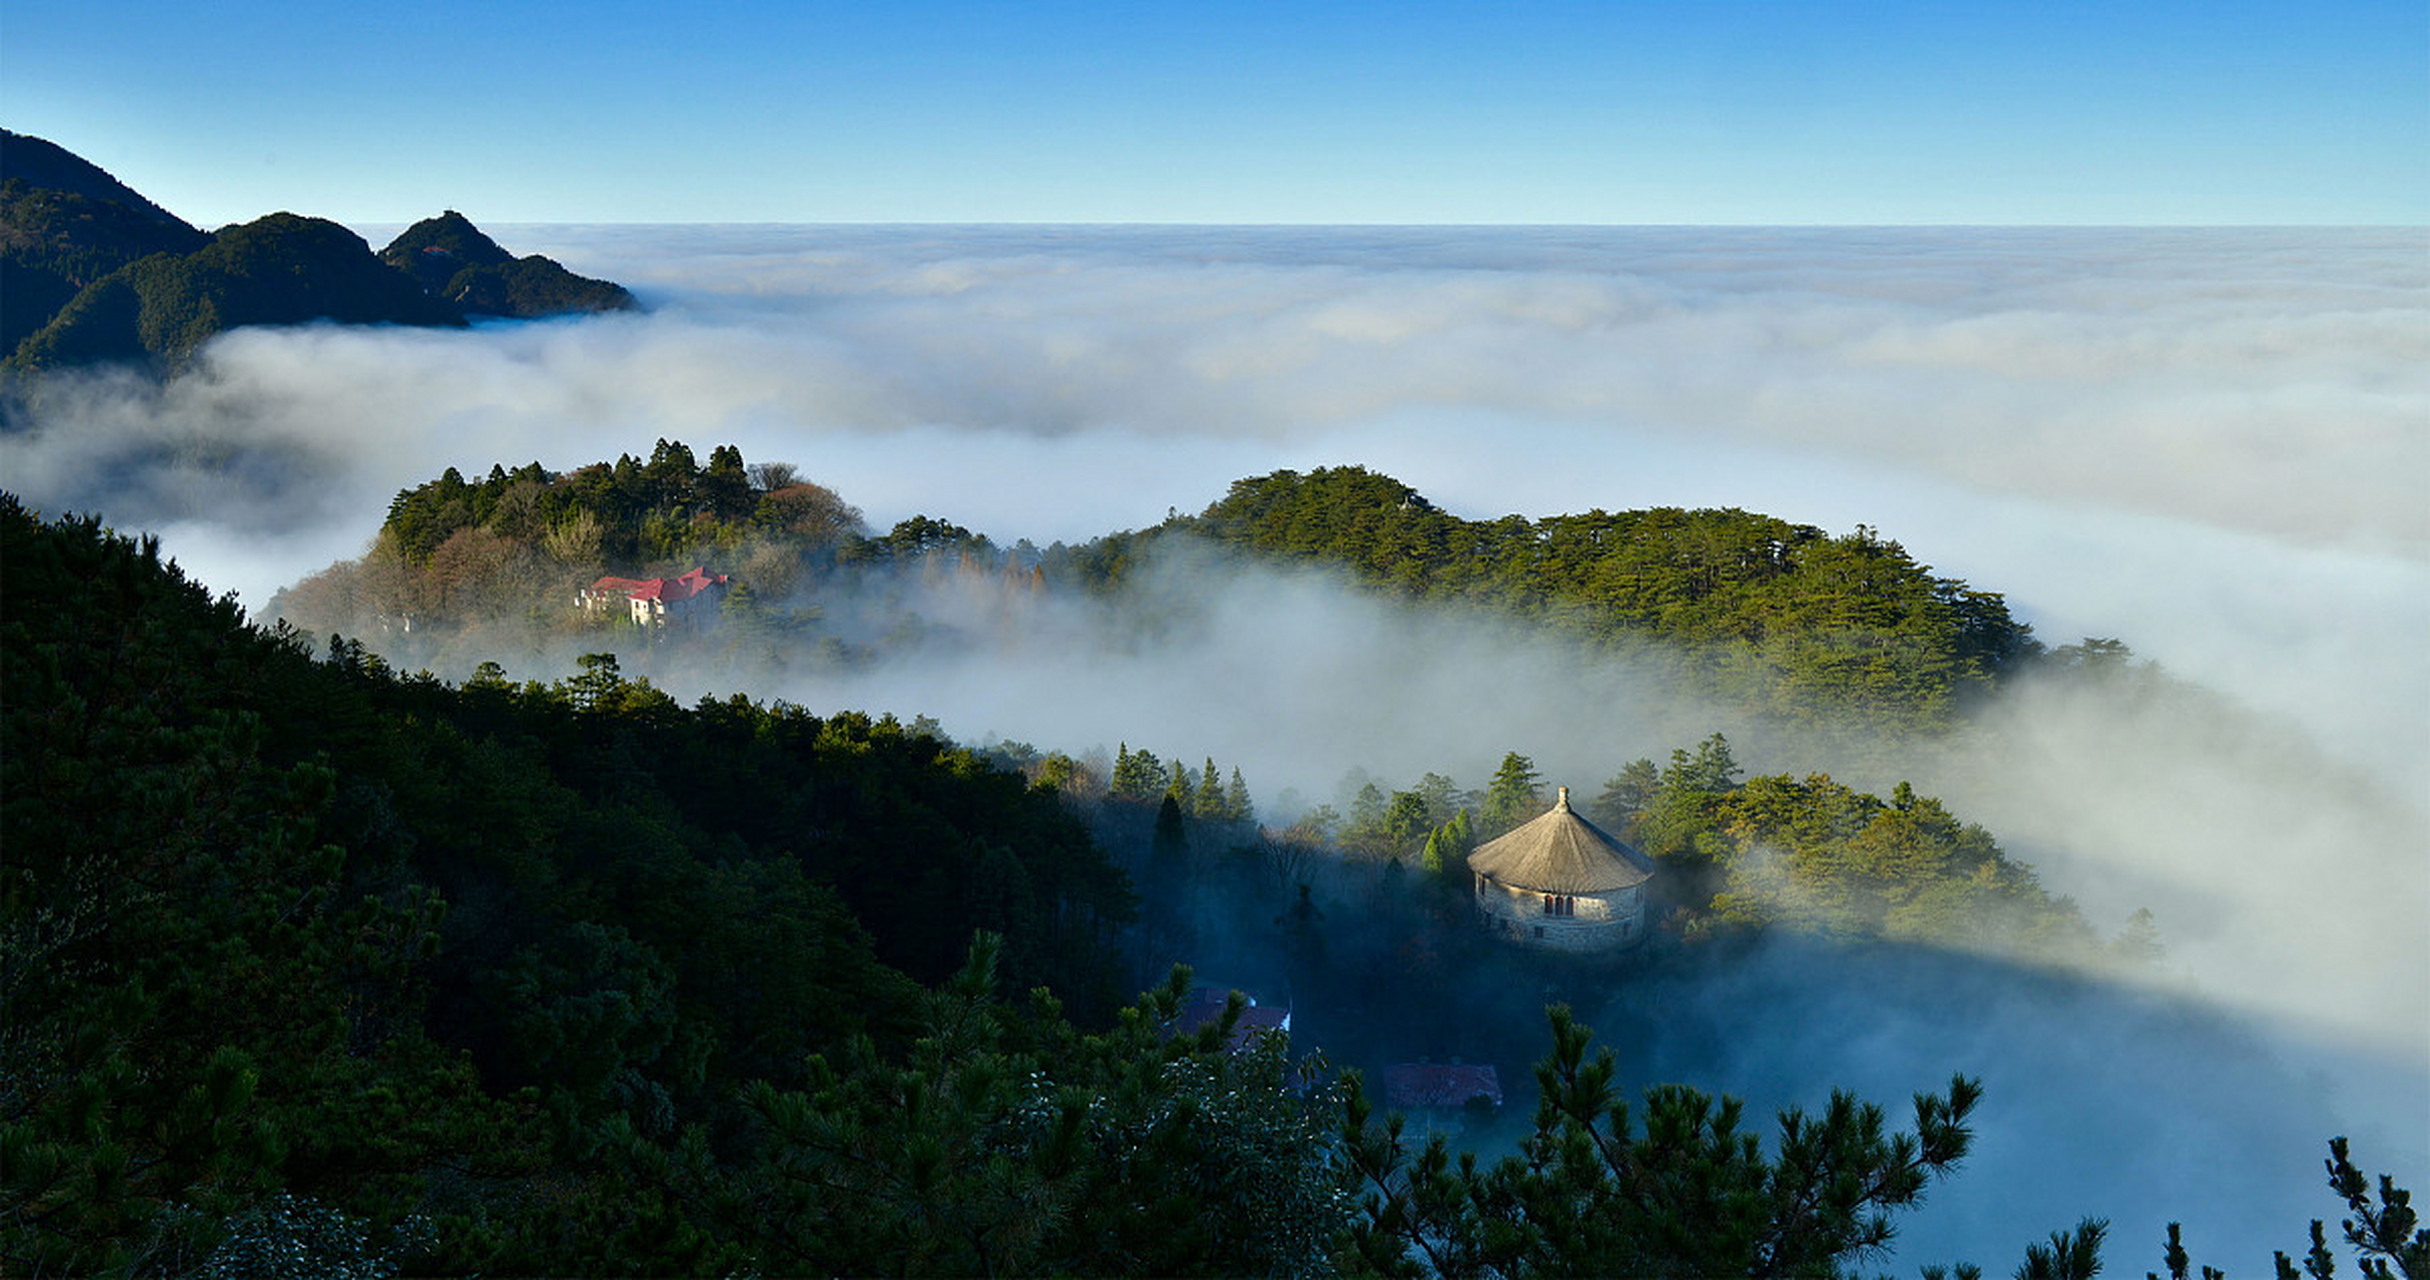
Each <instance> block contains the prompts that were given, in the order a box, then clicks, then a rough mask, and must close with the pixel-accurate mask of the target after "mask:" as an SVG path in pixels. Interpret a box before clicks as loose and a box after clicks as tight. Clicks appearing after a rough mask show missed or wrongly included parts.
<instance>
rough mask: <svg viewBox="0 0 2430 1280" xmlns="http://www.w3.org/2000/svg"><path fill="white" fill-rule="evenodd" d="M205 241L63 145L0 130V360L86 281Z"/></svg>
mask: <svg viewBox="0 0 2430 1280" xmlns="http://www.w3.org/2000/svg"><path fill="white" fill-rule="evenodd" d="M209 241H210V237H209V236H207V235H204V234H203V233H202V232H201V231H198V230H196V229H194V228H193V227H190V226H188V225H186V223H185V222H183V221H182V220H180V219H178V218H177V217H176V216H175V215H173V214H170V213H169V212H168V211H167V210H164V209H162V208H161V207H160V206H158V205H155V204H153V203H152V202H151V201H149V200H146V199H144V198H143V197H142V196H140V195H137V194H136V193H135V192H134V191H132V190H130V189H129V188H128V187H127V186H126V185H125V184H124V183H121V182H119V181H118V180H117V179H116V178H113V177H111V176H110V175H109V174H108V173H106V172H103V171H102V170H101V169H100V168H98V167H96V166H94V165H93V164H91V163H89V162H87V161H86V160H84V159H82V158H81V157H79V156H77V155H75V154H73V153H71V152H69V151H68V150H67V149H65V148H63V147H60V146H58V145H57V144H55V143H51V142H46V141H44V140H43V139H41V138H33V137H28V136H26V135H24V134H21V133H11V132H9V131H7V130H5V129H0V356H5V355H6V354H8V353H10V352H13V351H15V350H16V349H17V344H19V343H21V342H23V341H25V340H26V338H28V337H30V336H31V335H32V334H33V333H34V331H35V330H37V329H40V328H41V327H42V326H44V325H46V324H48V323H50V320H51V317H52V316H54V315H57V314H58V313H59V310H60V308H62V307H65V306H66V305H67V304H68V302H69V300H70V299H72V298H74V297H75V296H76V294H77V293H78V292H79V291H81V290H82V289H83V288H84V287H85V286H86V285H89V284H91V283H93V282H94V281H96V280H99V279H101V278H102V277H103V276H106V275H108V274H110V273H111V272H113V271H116V270H117V269H119V268H120V267H123V266H125V265H127V264H128V263H130V262H133V261H135V260H137V259H139V258H147V257H150V256H151V255H153V254H155V253H191V252H193V251H194V250H196V249H199V248H201V247H203V245H205V244H207V243H209Z"/></svg>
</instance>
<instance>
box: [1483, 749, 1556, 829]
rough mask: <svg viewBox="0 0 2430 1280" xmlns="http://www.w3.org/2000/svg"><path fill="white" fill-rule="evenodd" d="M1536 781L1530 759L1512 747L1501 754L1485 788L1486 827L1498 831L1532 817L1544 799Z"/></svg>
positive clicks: (1537, 778) (1533, 765) (1534, 769)
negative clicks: (1503, 754)
mask: <svg viewBox="0 0 2430 1280" xmlns="http://www.w3.org/2000/svg"><path fill="white" fill-rule="evenodd" d="M1539 783H1540V779H1539V775H1538V774H1537V773H1536V765H1535V762H1534V761H1532V760H1530V759H1528V758H1527V757H1525V756H1523V755H1520V754H1519V753H1518V752H1516V751H1513V752H1511V753H1510V754H1508V755H1506V756H1503V757H1502V767H1501V768H1499V769H1496V770H1494V774H1493V785H1492V786H1490V787H1488V788H1487V789H1486V792H1485V826H1486V829H1487V830H1490V831H1492V832H1494V833H1495V834H1497V835H1498V834H1500V833H1502V832H1504V831H1508V830H1510V829H1511V828H1512V827H1515V826H1517V825H1519V824H1520V823H1522V822H1525V821H1527V820H1528V819H1529V818H1532V817H1534V816H1535V815H1536V811H1537V810H1538V809H1540V808H1542V807H1543V803H1544V801H1543V788H1542V786H1541V785H1539Z"/></svg>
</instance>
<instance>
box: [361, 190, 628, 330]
mask: <svg viewBox="0 0 2430 1280" xmlns="http://www.w3.org/2000/svg"><path fill="white" fill-rule="evenodd" d="M380 261H382V262H385V263H387V264H388V265H389V266H391V267H394V268H395V269H397V270H399V271H402V272H404V273H405V274H406V275H408V276H411V277H413V279H414V282H415V283H417V284H419V285H421V286H422V289H423V291H424V292H426V293H429V294H430V295H431V296H432V297H436V298H445V299H446V300H448V301H450V302H453V303H455V304H456V305H457V306H459V307H462V308H463V309H464V312H465V314H466V315H476V316H513V317H518V318H524V319H529V318H534V317H539V316H552V315H562V314H564V313H567V312H575V311H630V310H632V309H633V307H634V305H635V304H634V302H633V295H632V294H631V293H629V292H627V291H626V290H625V288H624V286H623V285H620V284H615V283H612V282H610V281H606V280H593V279H591V278H589V277H588V276H578V275H575V274H574V273H573V272H571V271H568V270H566V269H565V267H564V266H563V265H562V264H560V263H558V262H557V260H556V259H554V258H548V257H544V256H542V255H540V254H537V253H534V254H527V255H525V256H524V257H521V258H518V257H516V256H515V255H513V254H511V253H508V252H507V251H506V250H505V249H503V248H501V247H499V245H498V242H497V241H495V240H492V239H490V238H489V237H488V236H486V235H483V234H482V233H481V229H480V228H479V227H476V226H474V225H473V224H472V221H471V220H470V219H468V218H466V217H465V216H464V215H463V214H460V213H458V212H456V211H455V210H453V209H449V210H447V211H446V212H445V213H442V214H440V215H439V216H438V217H435V218H424V219H423V220H421V221H420V222H417V223H415V224H413V225H412V226H410V227H407V228H405V231H404V233H403V234H401V235H399V236H398V237H397V238H396V239H394V240H391V241H389V242H388V247H387V248H385V249H382V250H380Z"/></svg>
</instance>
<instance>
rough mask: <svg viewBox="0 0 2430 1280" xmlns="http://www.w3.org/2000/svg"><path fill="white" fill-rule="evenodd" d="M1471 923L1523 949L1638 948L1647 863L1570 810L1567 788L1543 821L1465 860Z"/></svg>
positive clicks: (1642, 935)
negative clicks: (1473, 910)
mask: <svg viewBox="0 0 2430 1280" xmlns="http://www.w3.org/2000/svg"><path fill="white" fill-rule="evenodd" d="M1468 870H1469V872H1470V873H1471V874H1472V875H1473V876H1474V877H1475V879H1476V904H1477V919H1478V920H1479V921H1480V922H1481V923H1482V924H1483V925H1484V926H1485V928H1486V929H1487V930H1488V931H1490V932H1492V933H1494V934H1496V935H1498V936H1500V937H1504V938H1508V939H1510V940H1512V941H1514V942H1518V943H1521V944H1523V945H1526V946H1532V947H1543V948H1545V949H1547V950H1553V951H1617V950H1621V949H1623V948H1627V947H1633V946H1636V945H1637V944H1638V943H1640V942H1643V941H1644V940H1645V896H1644V895H1645V886H1646V882H1647V881H1649V880H1652V879H1653V878H1654V863H1653V860H1652V859H1650V858H1647V857H1646V856H1645V855H1644V854H1643V853H1640V852H1638V851H1637V850H1636V849H1635V848H1633V847H1631V846H1630V845H1629V844H1628V843H1627V842H1625V841H1623V840H1621V839H1620V838H1619V837H1617V836H1614V835H1612V834H1611V833H1610V832H1607V831H1605V830H1604V829H1603V828H1601V827H1598V826H1596V825H1595V824H1594V823H1591V822H1588V821H1587V820H1586V819H1585V817H1583V816H1582V815H1580V814H1579V813H1578V812H1577V811H1576V810H1573V809H1571V808H1570V807H1569V788H1567V787H1563V788H1561V798H1560V800H1559V802H1557V803H1555V804H1554V805H1553V807H1552V811H1551V812H1550V813H1547V814H1545V815H1544V816H1542V817H1540V818H1537V819H1536V820H1535V821H1533V822H1530V823H1527V824H1526V825H1524V826H1521V827H1519V828H1517V829H1515V830H1513V831H1511V832H1510V833H1509V834H1508V835H1505V836H1503V837H1501V838H1500V839H1498V840H1492V841H1488V842H1487V843H1485V844H1483V845H1481V846H1479V847H1478V848H1477V851H1476V852H1475V853H1472V854H1469V855H1468Z"/></svg>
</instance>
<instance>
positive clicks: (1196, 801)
mask: <svg viewBox="0 0 2430 1280" xmlns="http://www.w3.org/2000/svg"><path fill="white" fill-rule="evenodd" d="M1224 810H1225V806H1224V799H1223V775H1221V774H1219V773H1217V772H1215V757H1213V756H1208V757H1207V763H1206V768H1204V769H1202V770H1200V771H1199V774H1198V790H1197V792H1196V793H1195V794H1194V795H1193V796H1192V798H1191V802H1190V816H1191V817H1194V818H1203V819H1205V820H1207V821H1209V822H1221V821H1223V820H1224V818H1225V816H1226V814H1225V811H1224Z"/></svg>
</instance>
